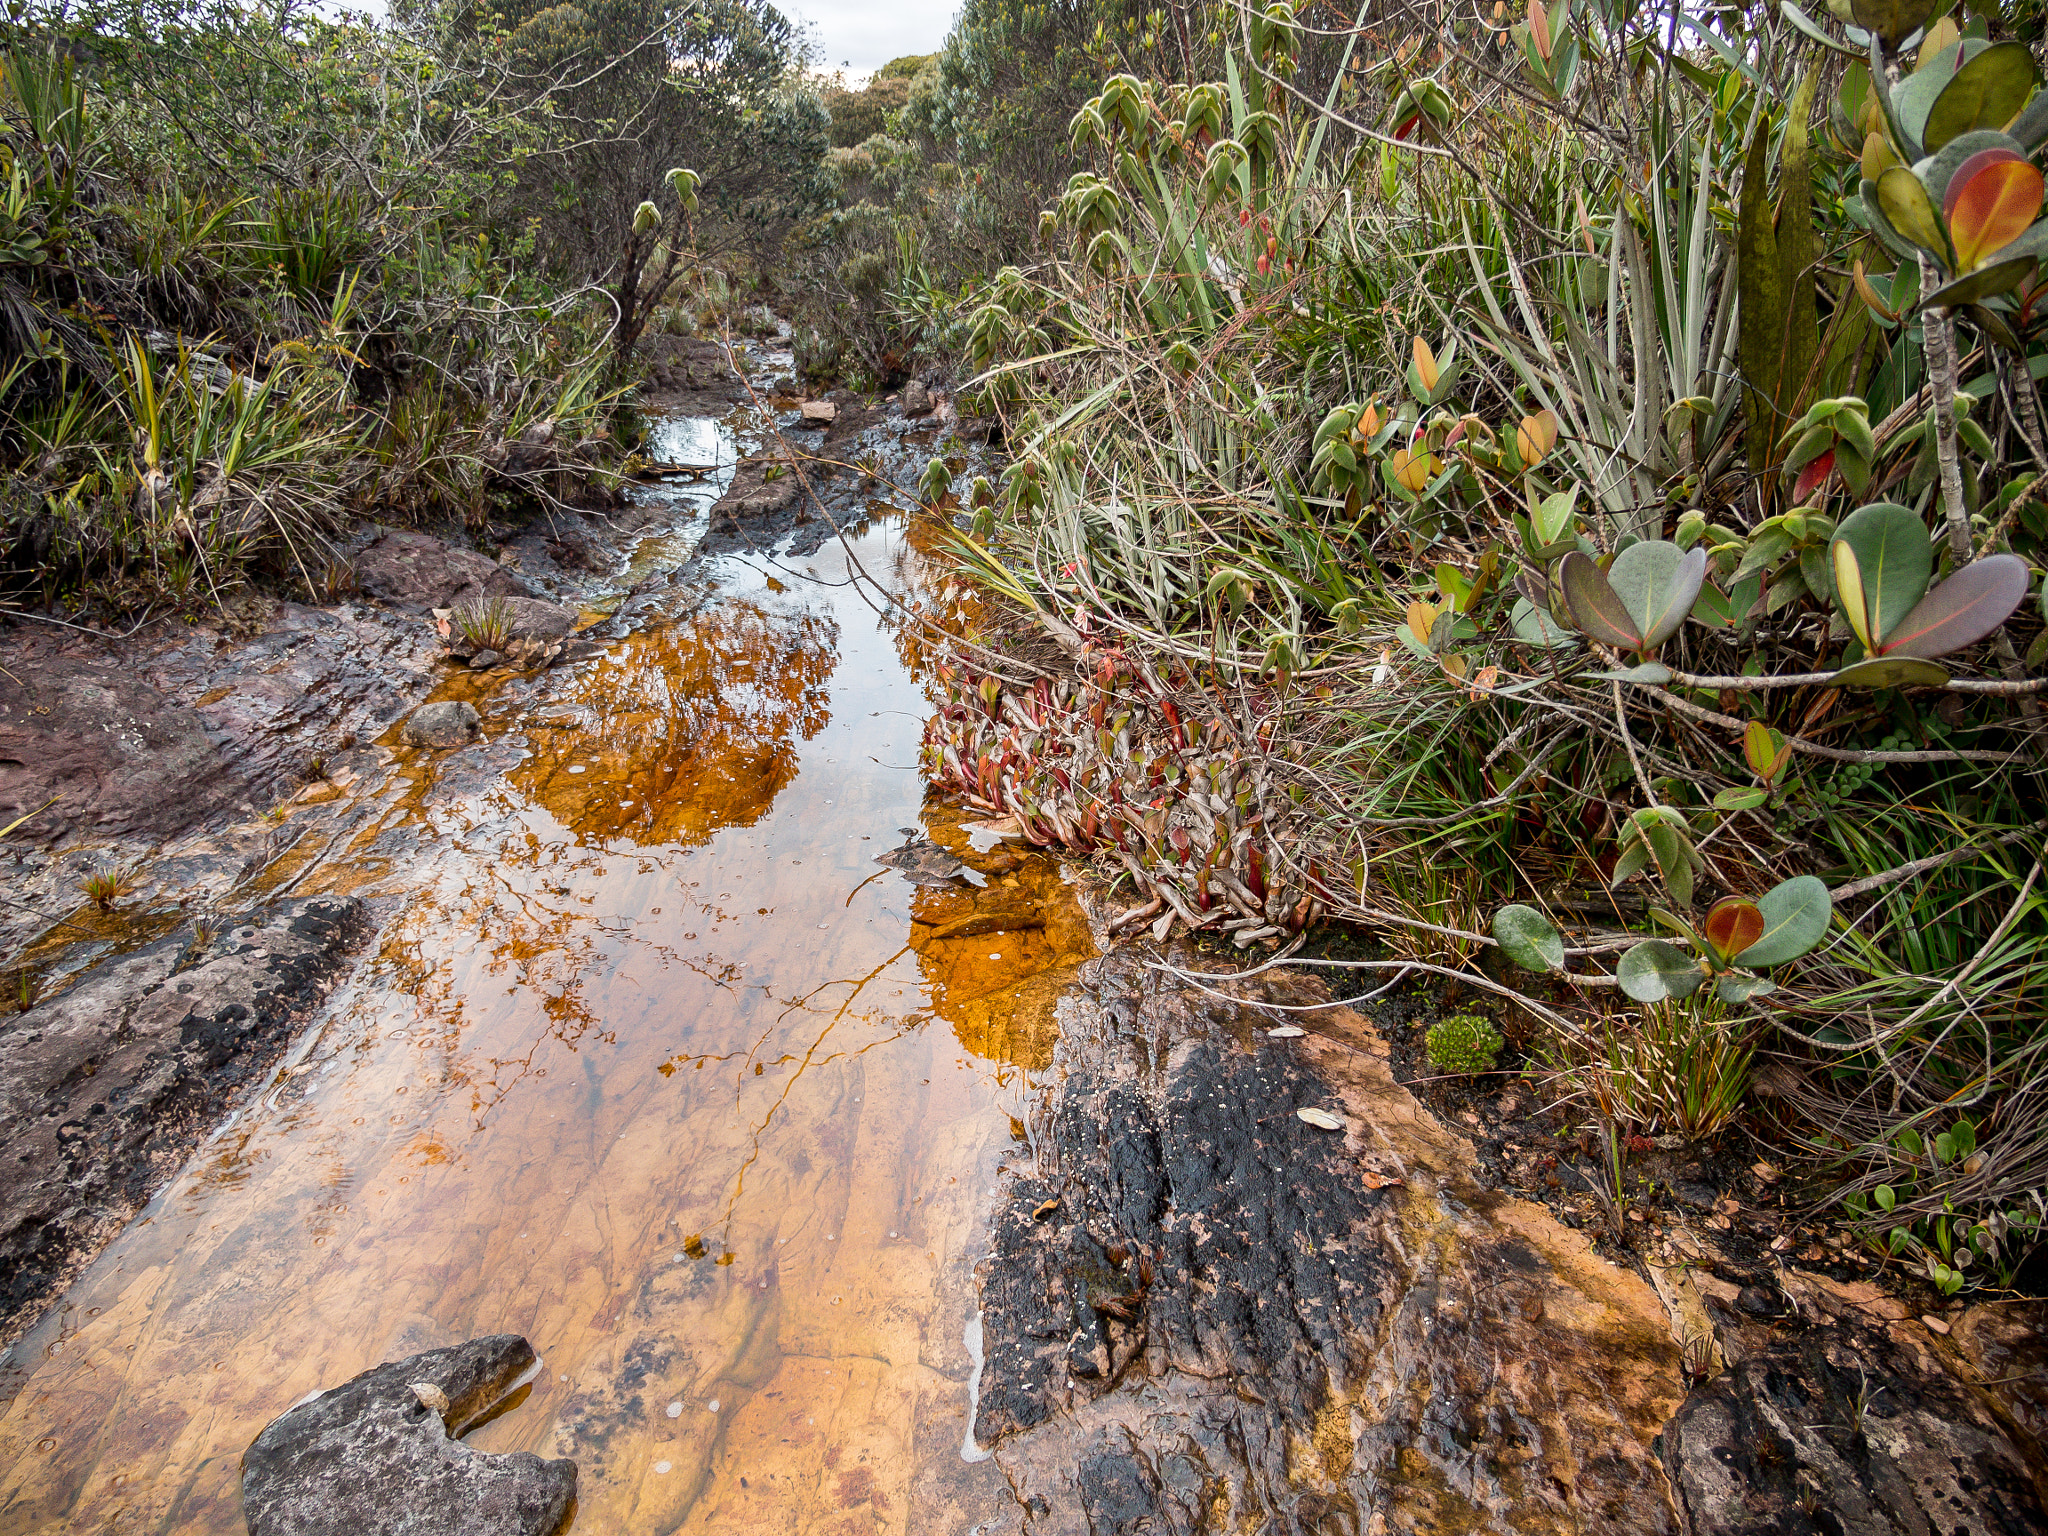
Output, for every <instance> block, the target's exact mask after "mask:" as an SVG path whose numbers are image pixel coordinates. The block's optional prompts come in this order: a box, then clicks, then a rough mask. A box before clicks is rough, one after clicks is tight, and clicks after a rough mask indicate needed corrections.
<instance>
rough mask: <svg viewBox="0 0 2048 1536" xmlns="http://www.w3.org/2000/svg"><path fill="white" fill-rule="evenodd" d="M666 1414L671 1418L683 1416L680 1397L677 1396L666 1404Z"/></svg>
mask: <svg viewBox="0 0 2048 1536" xmlns="http://www.w3.org/2000/svg"><path fill="white" fill-rule="evenodd" d="M668 1416H669V1417H670V1418H672V1419H680V1418H681V1417H682V1416H683V1404H682V1399H680V1398H678V1399H677V1400H676V1401H675V1402H672V1403H670V1404H669V1405H668Z"/></svg>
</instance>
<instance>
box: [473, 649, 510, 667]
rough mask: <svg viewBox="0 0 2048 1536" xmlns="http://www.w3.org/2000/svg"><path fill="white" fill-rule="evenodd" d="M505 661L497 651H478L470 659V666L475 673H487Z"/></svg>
mask: <svg viewBox="0 0 2048 1536" xmlns="http://www.w3.org/2000/svg"><path fill="white" fill-rule="evenodd" d="M504 659H505V658H504V657H502V656H500V655H499V654H498V653H497V652H496V651H478V652H477V653H476V654H475V655H474V656H472V657H470V658H469V664H470V666H471V668H472V669H474V670H475V671H478V672H487V671H489V670H490V669H491V668H492V667H495V666H496V665H497V664H498V663H499V662H501V661H503V660H504Z"/></svg>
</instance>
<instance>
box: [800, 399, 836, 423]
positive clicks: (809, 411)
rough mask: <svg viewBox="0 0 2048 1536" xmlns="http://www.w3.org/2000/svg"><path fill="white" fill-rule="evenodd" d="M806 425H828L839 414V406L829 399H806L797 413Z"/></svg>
mask: <svg viewBox="0 0 2048 1536" xmlns="http://www.w3.org/2000/svg"><path fill="white" fill-rule="evenodd" d="M798 414H799V415H800V416H801V417H802V418H803V423H804V425H805V426H808V427H829V426H831V425H832V422H833V420H834V419H835V418H836V417H837V416H838V415H839V407H838V406H836V405H834V404H833V403H832V402H831V401H830V400H806V401H805V402H804V403H803V406H802V408H801V409H800V411H799V413H798Z"/></svg>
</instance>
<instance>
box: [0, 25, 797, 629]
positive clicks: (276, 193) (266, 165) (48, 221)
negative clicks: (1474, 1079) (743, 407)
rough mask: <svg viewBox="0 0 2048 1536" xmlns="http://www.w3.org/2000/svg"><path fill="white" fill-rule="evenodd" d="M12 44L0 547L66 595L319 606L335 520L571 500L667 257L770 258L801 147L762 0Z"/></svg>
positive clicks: (782, 62) (658, 299) (134, 31)
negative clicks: (270, 600)
mask: <svg viewBox="0 0 2048 1536" xmlns="http://www.w3.org/2000/svg"><path fill="white" fill-rule="evenodd" d="M5 42H6V49H5V53H4V56H0V129H4V158H0V171H4V175H5V178H6V180H5V185H6V207H5V210H4V216H5V230H4V247H0V452H4V453H5V455H6V458H7V466H8V470H9V476H8V480H7V487H6V497H5V502H4V504H0V518H4V545H5V550H6V554H5V559H4V565H5V569H6V572H7V579H8V582H9V586H10V589H11V591H12V593H13V595H14V596H15V597H16V598H18V599H20V598H34V599H40V600H44V601H58V602H60V603H63V604H66V605H77V604H79V603H81V602H87V601H91V602H95V603H99V604H102V605H107V606H111V607H114V608H120V609H129V610H133V609H143V608H148V607H155V608H156V609H157V610H158V611H162V610H164V609H166V608H170V607H177V606H188V607H189V606H190V605H191V604H193V603H195V602H196V603H210V602H218V601H225V600H226V599H227V597H228V594H229V593H230V592H231V591H232V589H233V588H235V587H236V586H237V584H239V583H240V582H241V581H242V580H243V578H244V576H245V573H247V572H249V571H251V570H254V571H258V572H266V571H267V572H268V573H269V574H270V575H271V576H272V577H273V578H275V579H277V580H280V581H283V582H284V583H286V585H288V586H296V587H297V588H299V589H300V590H301V591H304V590H307V589H311V590H312V591H314V592H325V591H328V590H331V589H332V588H333V587H334V586H335V585H336V584H337V583H342V582H345V581H346V579H347V578H346V571H345V569H343V568H342V567H340V566H338V565H337V564H336V563H335V562H334V561H333V560H332V558H331V553H330V551H331V547H332V541H333V538H334V536H335V535H336V534H337V533H338V532H339V531H340V530H341V529H342V528H344V527H345V526H346V525H347V524H348V522H349V521H350V520H351V519H356V518H362V517H380V518H386V519H401V518H402V519H423V518H459V519H462V520H464V521H467V522H469V523H471V524H472V525H477V524H481V523H483V522H484V521H486V520H487V519H488V518H489V517H490V516H491V515H492V514H493V513H494V511H502V510H508V509H514V508H517V507H519V506H522V505H526V506H530V505H532V504H534V503H536V502H539V503H542V504H545V503H546V502H547V501H549V500H550V499H554V498H562V497H573V496H576V495H579V494H587V493H588V492H589V491H590V490H591V488H592V487H593V485H594V484H595V483H596V482H598V481H601V480H602V479H603V478H604V476H605V475H606V473H607V472H608V471H609V469H611V468H613V467H615V466H616V461H617V459H618V455H617V453H616V451H615V448H614V445H613V444H612V443H611V441H610V436H611V428H610V412H609V410H608V404H609V400H610V398H611V397H612V396H613V395H614V394H615V393H616V391H617V387H618V386H619V385H620V384H621V383H622V382H624V380H623V379H622V377H621V374H620V369H619V364H620V362H621V361H622V360H624V359H625V358H626V357H627V356H628V355H629V354H630V349H631V344H632V342H633V340H634V338H635V337H636V336H637V334H638V333H639V331H640V330H641V329H642V328H643V327H644V326H645V325H646V324H647V323H648V320H649V318H650V316H651V315H652V314H653V313H654V312H655V310H656V309H657V308H658V307H659V306H660V305H661V304H662V303H663V302H664V301H665V300H666V299H667V298H668V296H669V290H671V289H672V288H675V287H677V286H678V285H679V284H680V283H682V282H683V281H685V280H687V279H693V278H695V277H696V276H697V275H698V273H697V260H696V256H695V254H694V253H695V252H697V251H699V250H702V251H704V252H709V253H717V252H734V251H738V252H745V253H747V254H750V255H754V256H759V255H760V254H761V253H763V252H765V251H767V250H770V249H772V248H773V246H774V245H775V243H776V242H778V241H779V240H780V238H781V237H782V235H783V233H784V232H785V231H786V230H787V229H788V228H789V227H790V225H791V224H792V223H793V222H794V221H795V220H796V219H797V218H798V217H800V216H802V215H803V214H804V213H805V212H806V211H807V210H808V206H809V205H808V200H809V199H810V198H811V197H812V196H813V195H814V192H815V187H816V183H817V176H818V159H819V155H820V154H821V153H822V151H823V148H824V142H825V130H826V121H827V120H826V117H825V113H824V111H823V108H822V107H821V106H820V105H819V104H818V101H817V99H816V95H815V93H814V92H811V91H809V90H807V89H804V88H802V87H801V84H800V82H799V81H798V74H799V72H800V69H801V66H802V63H803V58H802V54H801V50H800V48H799V39H798V38H797V36H796V34H795V33H794V31H793V30H792V28H791V27H790V24H789V23H788V22H787V21H786V20H785V19H784V18H783V17H782V16H781V14H780V13H779V12H777V11H776V10H775V9H774V8H773V7H772V6H769V5H767V4H764V3H759V0H712V3H709V4H699V3H691V4H684V5H676V4H669V3H667V0H619V3H616V4H602V3H596V0H593V3H591V4H590V5H588V6H584V7H578V6H570V5H562V6H554V7H549V8H541V7H537V6H532V7H527V8H526V9H524V10H521V9H517V8H515V9H514V10H513V11H511V12H488V13H487V12H483V11H479V10H476V9H474V8H472V7H469V6H466V5H462V4H451V5H448V6H443V7H435V6H432V5H417V6H411V7H406V8H403V9H401V10H400V11H399V12H398V13H397V14H396V15H395V16H394V17H393V18H392V19H390V20H389V21H388V22H379V23H373V22H370V21H367V20H361V19H348V18H342V19H329V18H326V17H323V16H322V15H321V14H320V13H319V12H318V11H316V10H314V9H313V8H312V7H310V6H306V5H300V4H296V3H291V0H287V3H285V4H282V5H279V6H275V7H263V8H251V7H246V6H241V5H238V4H234V3H231V0H169V3H165V4H155V3H145V0H115V3H112V4H108V5H105V6H101V7H97V8H93V7H88V8H86V9H83V10H80V9H75V8H66V9H64V10H62V11H60V12H52V13H50V14H47V15H40V16H38V15H34V14H30V15H29V16H27V17H25V18H24V17H22V16H19V15H18V16H17V20H16V21H15V23H14V24H13V25H12V26H11V27H10V28H9V30H8V33H7V36H6V39H5ZM699 188H701V191H700V190H699ZM515 445H516V446H515Z"/></svg>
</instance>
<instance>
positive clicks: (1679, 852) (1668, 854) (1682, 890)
mask: <svg viewBox="0 0 2048 1536" xmlns="http://www.w3.org/2000/svg"><path fill="white" fill-rule="evenodd" d="M1643 841H1644V842H1646V843H1648V844H1649V845H1650V856H1651V857H1652V858H1654V859H1655V860H1656V861H1657V873H1658V874H1659V875H1661V876H1662V877H1663V880H1664V889H1665V890H1667V891H1669V892H1670V893H1671V899H1672V900H1673V901H1675V902H1677V903H1678V904H1679V905H1680V906H1681V907H1689V906H1691V905H1692V850H1691V849H1690V848H1689V847H1688V846H1687V845H1686V839H1685V836H1684V834H1683V833H1681V832H1680V831H1679V830H1678V829H1677V828H1676V827H1673V826H1671V825H1670V824H1669V823H1667V822H1661V821H1659V822H1652V823H1651V824H1650V825H1649V826H1647V827H1645V828H1643Z"/></svg>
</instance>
